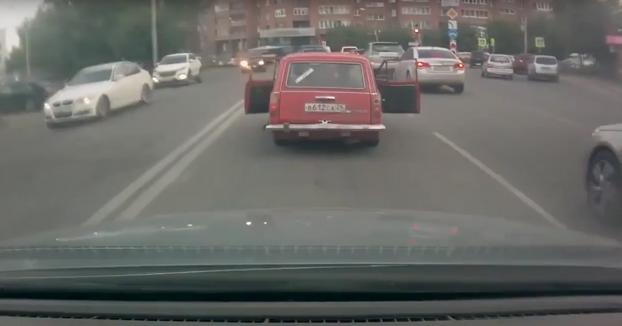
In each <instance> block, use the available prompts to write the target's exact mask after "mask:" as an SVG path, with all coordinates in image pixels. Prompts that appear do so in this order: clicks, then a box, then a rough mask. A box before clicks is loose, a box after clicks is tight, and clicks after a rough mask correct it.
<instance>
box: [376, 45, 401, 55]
mask: <svg viewBox="0 0 622 326" xmlns="http://www.w3.org/2000/svg"><path fill="white" fill-rule="evenodd" d="M371 52H372V53H374V54H379V53H384V52H393V53H397V54H402V53H403V52H404V49H403V48H402V46H401V45H398V44H374V45H372V47H371Z"/></svg>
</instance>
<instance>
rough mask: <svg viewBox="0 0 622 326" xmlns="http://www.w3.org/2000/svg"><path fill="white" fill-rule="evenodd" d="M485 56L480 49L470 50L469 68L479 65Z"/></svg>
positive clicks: (484, 60)
mask: <svg viewBox="0 0 622 326" xmlns="http://www.w3.org/2000/svg"><path fill="white" fill-rule="evenodd" d="M486 59H488V58H487V56H486V54H485V53H484V52H482V51H473V52H471V58H470V59H469V68H473V67H481V66H482V65H483V64H484V62H486Z"/></svg>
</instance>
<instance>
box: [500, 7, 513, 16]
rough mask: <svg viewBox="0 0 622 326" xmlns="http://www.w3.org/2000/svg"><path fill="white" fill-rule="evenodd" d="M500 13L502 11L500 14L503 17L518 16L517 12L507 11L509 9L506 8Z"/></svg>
mask: <svg viewBox="0 0 622 326" xmlns="http://www.w3.org/2000/svg"><path fill="white" fill-rule="evenodd" d="M499 11H500V12H501V14H503V15H514V14H516V12H514V9H507V8H504V9H501V10H499Z"/></svg>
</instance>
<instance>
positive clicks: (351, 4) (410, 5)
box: [203, 0, 552, 53]
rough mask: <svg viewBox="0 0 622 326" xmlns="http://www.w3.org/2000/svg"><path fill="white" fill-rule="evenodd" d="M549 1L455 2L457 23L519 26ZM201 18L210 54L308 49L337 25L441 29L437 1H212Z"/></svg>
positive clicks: (544, 10) (443, 12) (547, 10)
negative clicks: (264, 47)
mask: <svg viewBox="0 0 622 326" xmlns="http://www.w3.org/2000/svg"><path fill="white" fill-rule="evenodd" d="M550 1H551V0H459V5H458V6H457V7H455V8H454V9H455V10H456V12H457V13H458V16H457V17H456V20H457V21H458V24H459V25H461V26H463V24H465V25H468V26H484V25H486V24H487V23H488V22H489V21H490V20H498V19H505V20H515V21H517V22H518V21H520V19H521V17H522V16H531V15H535V14H551V13H552V8H551V5H550ZM211 3H212V5H210V6H208V10H207V12H206V13H205V19H204V26H203V27H204V28H203V30H204V33H207V35H205V37H204V40H206V42H205V44H204V45H205V46H207V47H209V48H213V49H215V52H216V53H223V52H233V53H235V52H236V51H238V50H244V49H247V48H250V47H255V46H258V45H262V44H293V45H300V44H310V43H311V42H316V41H318V39H321V36H322V35H323V34H325V33H326V31H327V30H329V29H330V28H333V27H337V26H349V25H365V26H368V27H371V28H373V29H376V30H382V29H385V28H389V27H391V26H402V27H410V28H412V27H414V26H415V25H418V26H419V27H420V28H422V29H436V28H438V27H439V26H441V25H443V24H447V20H449V17H448V16H447V12H448V10H449V8H444V7H442V5H441V4H442V2H441V0H384V1H381V0H246V1H244V0H212V1H211Z"/></svg>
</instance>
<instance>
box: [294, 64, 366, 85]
mask: <svg viewBox="0 0 622 326" xmlns="http://www.w3.org/2000/svg"><path fill="white" fill-rule="evenodd" d="M286 84H287V86H288V87H333V88H364V87H365V81H364V77H363V67H361V65H360V64H345V63H302V62H297V63H292V64H291V65H290V67H289V73H288V74H287V82H286Z"/></svg>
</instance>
